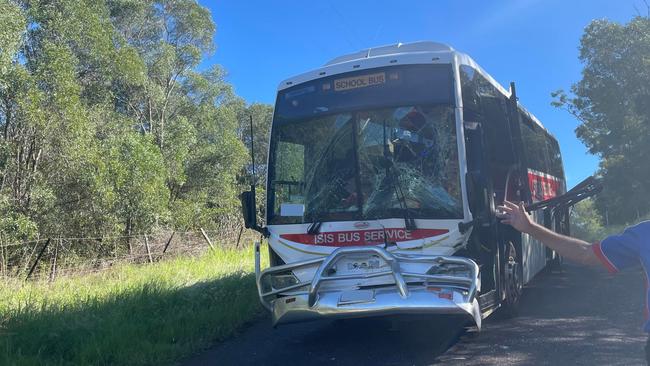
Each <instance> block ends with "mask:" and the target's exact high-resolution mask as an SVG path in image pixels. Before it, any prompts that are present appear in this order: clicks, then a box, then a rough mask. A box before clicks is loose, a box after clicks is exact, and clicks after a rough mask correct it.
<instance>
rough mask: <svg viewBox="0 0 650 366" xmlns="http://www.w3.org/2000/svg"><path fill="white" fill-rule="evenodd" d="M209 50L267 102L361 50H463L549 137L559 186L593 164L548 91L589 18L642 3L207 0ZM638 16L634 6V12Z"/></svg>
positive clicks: (570, 77) (574, 65)
mask: <svg viewBox="0 0 650 366" xmlns="http://www.w3.org/2000/svg"><path fill="white" fill-rule="evenodd" d="M200 3H202V4H203V5H204V6H207V7H209V8H210V9H211V11H212V16H213V18H214V21H215V22H216V24H217V35H216V38H215V43H216V52H215V53H214V54H213V55H211V56H210V57H208V59H207V60H206V61H205V62H204V64H203V65H202V66H203V67H206V66H207V65H210V64H215V63H216V64H221V65H223V67H224V68H225V69H226V70H227V71H228V74H229V77H228V80H229V81H230V82H231V83H232V84H233V85H234V87H235V90H236V92H237V94H238V95H240V96H241V97H243V98H244V99H246V101H248V102H249V103H250V102H263V103H273V101H274V97H275V90H276V87H277V85H278V83H279V82H280V81H281V80H282V79H285V78H287V77H289V76H292V75H295V74H299V73H302V72H304V71H307V70H311V69H314V68H317V67H319V66H321V65H323V64H324V63H325V62H326V61H328V60H329V59H331V58H334V57H336V56H340V55H342V54H346V53H350V52H353V51H358V50H361V49H364V48H368V47H372V46H378V45H385V44H392V43H396V42H412V41H417V40H432V41H438V42H443V43H447V44H449V45H451V46H452V47H454V48H456V49H458V50H460V51H463V52H466V53H468V54H469V55H470V56H472V57H473V58H474V59H475V60H476V61H477V62H478V63H479V64H480V65H481V66H482V67H483V68H484V69H485V70H487V72H488V73H490V74H491V75H492V76H493V77H494V78H495V79H496V80H498V81H499V82H500V83H501V84H502V85H504V86H507V85H508V83H509V82H510V81H515V82H516V83H517V93H518V95H519V99H520V101H521V102H522V103H523V104H524V106H526V108H527V109H529V110H530V111H531V112H532V113H533V114H535V115H536V116H537V117H538V118H539V119H540V120H541V121H542V123H544V125H545V126H546V127H547V128H548V129H549V130H550V131H551V132H552V133H553V134H554V135H555V136H556V137H557V138H558V140H559V141H560V146H561V148H562V153H563V157H564V165H565V171H566V176H567V181H568V182H567V183H568V185H569V187H571V186H573V185H575V184H576V183H578V182H579V181H580V180H582V179H583V178H585V177H587V176H588V175H591V174H592V173H593V172H594V171H595V170H596V168H597V165H598V159H597V158H596V157H594V156H591V155H589V154H588V153H587V152H586V148H585V147H584V145H582V143H581V142H580V141H579V140H578V139H577V138H576V137H575V133H574V129H575V128H576V126H577V125H578V121H576V120H575V119H574V118H572V117H571V116H570V115H569V114H568V113H567V112H565V111H562V110H559V109H557V108H554V107H552V106H551V105H550V102H551V96H550V93H551V92H552V91H554V90H557V89H560V88H564V89H569V88H570V86H571V84H572V83H574V82H576V81H577V80H579V78H580V71H581V65H580V62H579V61H578V45H579V40H580V36H581V35H582V32H583V29H584V27H585V26H586V25H587V24H589V22H590V21H591V20H592V19H598V18H607V19H610V20H612V21H616V22H627V21H628V20H629V19H630V18H632V17H633V16H634V15H635V14H637V8H638V9H639V10H641V9H645V5H644V4H643V1H642V0H493V1H485V0H466V1H452V0H429V1H424V0H423V1H408V0H401V1H350V0H347V1H343V0H322V1H315V0H313V1H298V0H293V1H283V0H278V1H269V0H267V1H241V0H239V1H238V0H229V1H207V0H200ZM642 11H643V10H642Z"/></svg>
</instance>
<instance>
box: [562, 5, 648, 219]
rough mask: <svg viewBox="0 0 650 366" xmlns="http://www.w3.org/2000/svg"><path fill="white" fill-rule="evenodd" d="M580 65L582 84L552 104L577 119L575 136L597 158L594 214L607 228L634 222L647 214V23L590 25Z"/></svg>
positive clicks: (641, 20)
mask: <svg viewBox="0 0 650 366" xmlns="http://www.w3.org/2000/svg"><path fill="white" fill-rule="evenodd" d="M580 61H582V63H583V64H584V69H583V71H582V79H581V80H580V81H579V82H577V83H576V84H574V85H573V86H572V88H571V95H567V94H565V93H564V92H563V91H561V90H560V91H557V92H555V93H553V97H555V98H556V99H555V101H554V102H553V104H554V105H555V106H558V107H563V108H566V109H567V110H568V111H569V112H570V113H572V114H573V115H574V116H576V117H577V118H578V119H579V120H580V122H581V124H580V125H579V126H578V128H577V129H576V135H577V136H578V138H579V139H580V140H582V141H583V142H584V143H585V145H586V146H587V147H588V149H589V152H590V153H592V154H595V155H597V156H598V157H599V158H600V169H599V171H598V174H599V175H600V176H602V178H603V183H604V186H605V190H604V191H603V193H602V194H600V195H599V197H598V198H597V200H596V206H597V208H598V210H599V211H600V212H601V214H603V215H604V214H605V212H606V211H607V213H608V216H609V219H610V222H612V223H624V222H629V221H633V220H636V219H638V218H639V217H640V216H642V215H644V214H645V213H647V212H650V195H648V194H647V191H648V189H650V167H649V165H648V161H647V157H648V156H650V18H646V17H636V18H634V19H632V20H631V21H630V22H629V23H628V24H618V23H615V22H611V21H608V20H595V21H593V22H592V23H591V24H590V25H589V26H588V27H587V28H586V29H585V33H584V35H583V36H582V39H581V42H580Z"/></svg>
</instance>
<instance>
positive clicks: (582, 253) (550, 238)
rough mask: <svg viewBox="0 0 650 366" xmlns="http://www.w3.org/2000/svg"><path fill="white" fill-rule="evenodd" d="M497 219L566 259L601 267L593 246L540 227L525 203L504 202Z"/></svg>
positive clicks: (498, 210)
mask: <svg viewBox="0 0 650 366" xmlns="http://www.w3.org/2000/svg"><path fill="white" fill-rule="evenodd" d="M497 217H498V218H500V219H502V220H501V222H502V223H504V224H508V225H510V226H512V227H514V228H515V229H517V230H519V231H521V232H522V233H526V234H529V235H530V236H532V237H533V238H535V239H537V240H539V241H541V242H542V243H543V244H544V245H546V246H547V247H549V248H551V249H553V250H555V251H556V252H558V253H559V254H560V255H561V256H563V257H565V258H566V259H569V260H571V261H573V262H577V263H582V264H586V265H590V266H600V265H601V259H599V258H598V257H597V255H596V253H595V251H594V250H593V248H592V247H591V244H589V243H587V242H585V241H582V240H579V239H576V238H571V237H568V236H564V235H561V234H558V233H556V232H554V231H551V230H549V229H547V228H545V227H544V226H542V225H539V224H538V223H536V222H535V221H533V220H532V219H531V217H530V215H528V213H527V212H526V209H525V208H524V204H523V202H522V203H520V204H519V205H516V204H514V203H512V202H508V201H504V204H503V205H502V206H499V207H498V208H497Z"/></svg>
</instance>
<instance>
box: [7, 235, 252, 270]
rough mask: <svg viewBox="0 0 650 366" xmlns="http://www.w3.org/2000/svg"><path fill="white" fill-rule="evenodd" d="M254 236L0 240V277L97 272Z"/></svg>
mask: <svg viewBox="0 0 650 366" xmlns="http://www.w3.org/2000/svg"><path fill="white" fill-rule="evenodd" d="M253 237H254V234H253V233H252V232H250V231H248V230H245V229H244V228H243V227H241V226H239V227H231V228H228V229H224V230H203V229H200V230H197V231H183V232H179V231H172V230H158V231H156V232H155V233H152V234H140V235H128V236H105V237H83V238H81V237H50V238H40V239H36V240H29V241H24V242H18V243H0V276H1V277H3V278H8V277H12V278H21V279H25V280H29V279H41V280H49V281H54V280H55V279H56V278H60V277H63V276H71V275H83V274H88V273H92V272H102V271H105V270H108V269H111V268H112V267H113V266H115V265H116V264H120V263H136V264H146V263H154V262H158V261H160V260H163V259H168V258H174V257H179V256H185V257H187V256H198V255H201V254H203V253H205V252H206V251H207V250H209V249H211V248H212V249H214V248H235V247H243V246H244V245H247V244H248V243H250V242H251V241H252V239H253Z"/></svg>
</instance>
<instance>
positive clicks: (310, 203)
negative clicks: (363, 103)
mask: <svg viewBox="0 0 650 366" xmlns="http://www.w3.org/2000/svg"><path fill="white" fill-rule="evenodd" d="M269 179H270V181H269V183H270V184H269V191H268V195H269V204H270V208H272V212H269V213H270V215H269V219H270V221H269V223H271V224H281V223H303V222H313V221H327V220H360V219H379V218H390V217H403V216H404V211H408V215H409V216H410V217H413V218H436V219H445V218H447V219H451V218H461V217H462V205H461V193H460V179H459V167H458V157H457V144H456V129H455V123H454V110H453V108H452V107H451V106H449V105H432V106H419V105H404V106H399V107H391V108H381V109H369V110H362V111H355V112H354V113H339V114H332V115H328V116H323V117H317V118H308V119H304V120H297V121H293V122H291V123H284V124H281V125H277V126H274V129H273V133H272V143H271V158H270V165H269ZM270 211H271V210H270Z"/></svg>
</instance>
